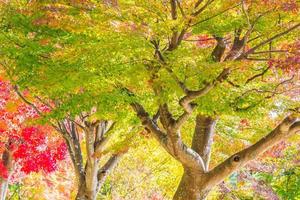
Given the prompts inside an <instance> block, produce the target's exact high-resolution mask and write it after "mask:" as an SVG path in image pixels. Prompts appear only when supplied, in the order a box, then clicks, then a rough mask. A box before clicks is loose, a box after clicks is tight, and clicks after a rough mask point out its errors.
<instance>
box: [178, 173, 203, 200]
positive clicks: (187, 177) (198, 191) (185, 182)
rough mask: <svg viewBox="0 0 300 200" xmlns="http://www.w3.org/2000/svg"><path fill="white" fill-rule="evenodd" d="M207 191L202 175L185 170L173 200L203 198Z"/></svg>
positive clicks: (199, 199) (198, 199) (196, 199)
mask: <svg viewBox="0 0 300 200" xmlns="http://www.w3.org/2000/svg"><path fill="white" fill-rule="evenodd" d="M208 193H209V190H207V189H205V177H204V175H203V174H201V173H200V172H198V173H197V172H193V171H190V170H185V172H184V174H183V176H182V179H181V181H180V183H179V186H178V188H177V191H176V193H175V195H174V197H173V200H205V199H206V197H207V195H208Z"/></svg>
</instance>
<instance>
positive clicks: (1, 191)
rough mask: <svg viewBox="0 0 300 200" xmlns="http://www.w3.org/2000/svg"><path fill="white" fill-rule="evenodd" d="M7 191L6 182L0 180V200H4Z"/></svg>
mask: <svg viewBox="0 0 300 200" xmlns="http://www.w3.org/2000/svg"><path fill="white" fill-rule="evenodd" d="M7 189H8V180H5V179H1V178H0V200H5V198H6V193H7Z"/></svg>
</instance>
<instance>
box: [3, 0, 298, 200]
mask: <svg viewBox="0 0 300 200" xmlns="http://www.w3.org/2000/svg"><path fill="white" fill-rule="evenodd" d="M299 9H300V3H299V1H296V0H260V1H259V0H228V1H223V0H186V1H181V0H166V1H165V0H149V1H141V0H132V1H128V0H103V1H96V0H95V1H94V0H88V1H81V0H72V1H48V0H43V1H23V0H16V1H14V0H11V1H3V2H0V16H1V17H0V67H1V68H0V72H1V73H0V74H1V77H3V78H4V77H5V79H7V80H9V81H10V83H11V85H12V86H6V88H4V89H3V90H9V92H11V93H14V94H15V95H16V96H17V98H18V102H19V101H21V102H22V104H24V105H26V106H27V107H28V108H30V109H32V112H34V113H35V115H36V117H37V118H38V121H37V122H35V123H36V124H35V126H36V127H47V130H45V133H44V132H43V133H41V134H39V136H40V137H44V136H43V135H44V134H46V135H49V137H50V135H51V132H53V131H54V130H55V131H56V132H57V133H58V134H59V135H60V137H61V139H63V140H64V142H65V143H63V144H61V146H60V145H58V148H59V151H67V152H68V155H69V158H70V160H71V162H70V163H72V164H70V165H68V166H66V167H68V168H70V170H71V171H72V173H73V174H74V176H73V187H74V188H75V189H74V190H75V192H74V191H69V194H71V193H72V195H71V196H72V197H70V198H72V199H77V200H95V199H147V198H149V199H174V200H202V199H206V198H208V199H249V198H250V199H251V198H255V199H261V198H262V199H297V198H300V197H299V195H300V194H299V192H298V191H297V189H295V188H297V187H299V186H300V181H299V178H298V176H297V175H299V166H298V165H299V158H298V157H297V156H296V155H297V154H299V150H300V146H299V141H300V140H299V131H300V120H299V119H300V118H299V112H300V99H299V95H300V38H299V33H300V32H299V30H300V15H299ZM0 83H1V82H0ZM0 97H1V98H5V97H4V96H3V95H0ZM0 102H2V101H0ZM10 104H12V105H9V106H6V108H5V109H15V107H16V106H18V105H13V103H10ZM15 104H17V103H15ZM0 105H1V104H0ZM12 107H13V108H12ZM0 111H1V110H0ZM5 112H6V111H5ZM20 112H25V111H20ZM0 114H2V111H1V113H0ZM22 114H24V113H22ZM3 115H4V114H3ZM13 115H17V113H13ZM0 119H1V116H0ZM7 123H8V121H7V120H6V121H5V122H3V123H2V121H0V134H1V127H2V126H3V127H5V126H7ZM22 123H23V122H22ZM24 123H25V122H24ZM2 124H3V125H2ZM22 126H23V125H22ZM26 130H27V129H26ZM25 132H26V131H25ZM47 132H49V133H47ZM26 133H27V132H26ZM26 133H24V134H23V136H24V137H27V136H28V135H27V134H26ZM1 137H2V135H0V138H1ZM45 137H46V136H45ZM47 137H48V136H47ZM42 139H44V138H42ZM43 141H44V140H43ZM56 143H57V142H56ZM49 145H50V147H49V148H52V146H51V144H49ZM0 147H1V146H0ZM32 153H33V154H36V152H32ZM3 155H4V154H3ZM258 156H260V157H258ZM54 157H55V158H56V159H57V157H59V158H58V160H62V159H64V156H58V155H56V154H55V155H54ZM69 158H68V159H69ZM148 159H150V160H151V159H153V161H149V160H148ZM66 162H67V161H66ZM43 164H45V163H43ZM162 165H164V166H165V167H162V169H161V170H157V168H160V166H162ZM47 166H48V167H50V166H49V165H47ZM157 166H158V167H157ZM2 168H3V166H2V165H1V163H0V169H2ZM41 168H43V170H44V171H45V172H48V171H53V170H54V168H51V167H50V168H51V170H50V168H49V169H47V168H45V167H41ZM128 169H130V170H128ZM2 171H5V170H2ZM32 171H38V170H35V169H34V170H32ZM123 171H124V173H123ZM57 173H58V174H62V173H63V172H61V171H60V170H58V172H57ZM69 173H70V172H69ZM166 173H167V174H168V175H166ZM143 174H146V175H145V176H144V178H141V177H142V175H143ZM287 174H288V177H287ZM295 174H296V176H293V175H295ZM150 175H151V176H152V177H150ZM10 176H11V175H10V174H7V175H6V179H7V178H8V179H9V177H10ZM162 177H163V178H162ZM285 182H286V183H289V182H290V185H289V184H285ZM12 184H13V183H12ZM130 184H131V185H130ZM143 184H145V185H143ZM141 185H143V186H142V187H141ZM147 186H148V187H147ZM66 187H67V186H66ZM136 187H138V188H141V189H136ZM67 188H68V187H67ZM245 188H246V190H244V189H245ZM254 193H258V194H257V196H255V195H254V196H253V194H254ZM68 198H69V197H68ZM0 199H1V197H0ZM1 200H2V199H1Z"/></svg>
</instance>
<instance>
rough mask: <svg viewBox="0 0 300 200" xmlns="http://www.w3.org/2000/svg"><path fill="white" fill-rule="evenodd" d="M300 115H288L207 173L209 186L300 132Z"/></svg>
mask: <svg viewBox="0 0 300 200" xmlns="http://www.w3.org/2000/svg"><path fill="white" fill-rule="evenodd" d="M298 117H299V116H297V115H295V114H293V115H289V116H288V117H286V118H285V119H284V120H283V121H282V122H281V123H280V124H279V125H278V126H277V127H276V128H275V129H274V130H273V131H271V132H270V133H269V134H268V135H266V136H265V137H263V138H261V139H260V140H259V141H257V142H256V143H255V144H253V145H251V146H249V147H248V148H246V149H244V150H242V151H240V152H238V153H236V154H234V155H232V156H231V157H229V158H228V159H226V160H225V161H224V162H222V163H221V164H219V165H218V166H216V167H215V168H214V169H212V170H211V171H210V172H209V173H207V177H209V178H208V179H207V188H211V187H212V186H213V185H216V184H218V183H219V182H221V181H222V180H223V179H224V178H226V177H227V176H228V175H230V174H231V173H232V172H234V171H235V170H237V169H239V168H240V167H242V166H244V165H245V164H246V163H247V162H249V161H250V160H253V159H255V158H256V157H258V156H259V155H260V154H261V153H263V152H265V151H266V150H267V149H268V148H270V147H272V146H274V145H276V144H278V143H279V142H281V141H282V140H283V139H285V138H287V137H289V136H291V135H293V134H295V133H299V132H300V121H299V118H298Z"/></svg>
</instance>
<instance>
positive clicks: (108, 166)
mask: <svg viewBox="0 0 300 200" xmlns="http://www.w3.org/2000/svg"><path fill="white" fill-rule="evenodd" d="M121 156H122V154H115V155H112V156H111V157H110V159H108V161H107V162H106V163H105V164H104V165H103V166H102V167H101V168H100V169H99V167H98V164H99V163H98V160H97V158H92V160H93V162H90V161H91V160H89V161H88V162H87V164H86V167H85V173H84V174H85V175H84V176H82V177H81V179H80V182H79V185H78V192H77V195H76V200H96V198H97V194H98V192H99V190H100V188H101V187H102V186H103V184H104V183H105V180H106V178H107V176H108V174H109V173H110V171H111V170H112V169H113V168H114V167H115V166H116V165H117V163H118V162H119V159H120V157H121Z"/></svg>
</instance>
